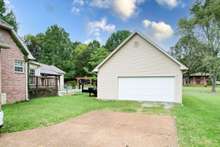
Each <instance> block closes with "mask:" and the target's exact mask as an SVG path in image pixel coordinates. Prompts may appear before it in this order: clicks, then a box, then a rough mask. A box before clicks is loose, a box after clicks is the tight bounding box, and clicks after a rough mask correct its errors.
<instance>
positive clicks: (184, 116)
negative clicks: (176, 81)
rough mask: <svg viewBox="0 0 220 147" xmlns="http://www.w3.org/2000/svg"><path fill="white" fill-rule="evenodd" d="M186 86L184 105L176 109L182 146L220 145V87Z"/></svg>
mask: <svg viewBox="0 0 220 147" xmlns="http://www.w3.org/2000/svg"><path fill="white" fill-rule="evenodd" d="M217 91H218V92H217V93H216V94H213V93H210V88H204V87H186V88H184V91H183V106H178V107H176V108H175V109H174V111H173V112H174V113H173V114H174V115H175V116H176V121H177V129H178V134H179V143H180V144H181V146H184V147H185V146H186V147H189V146H198V147H199V146H201V147H203V146H205V147H219V146H220V88H218V89H217Z"/></svg>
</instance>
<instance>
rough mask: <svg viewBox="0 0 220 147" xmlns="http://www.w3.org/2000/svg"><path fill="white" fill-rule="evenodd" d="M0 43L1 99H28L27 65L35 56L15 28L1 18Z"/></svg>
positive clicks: (4, 100)
mask: <svg viewBox="0 0 220 147" xmlns="http://www.w3.org/2000/svg"><path fill="white" fill-rule="evenodd" d="M0 44H1V47H0V65H1V70H0V71H1V72H0V79H1V80H0V101H1V102H2V103H6V101H7V103H13V102H17V101H22V100H27V99H28V87H27V81H28V72H27V65H28V62H29V60H33V59H34V57H33V56H32V55H31V53H30V52H29V50H28V49H27V47H26V46H25V45H24V43H23V42H22V40H21V39H20V38H19V37H18V35H17V34H16V32H15V31H14V30H13V28H12V27H11V26H10V25H8V24H7V23H5V22H4V21H2V20H1V19H0ZM3 48H6V49H3Z"/></svg>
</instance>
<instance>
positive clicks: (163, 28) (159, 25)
mask: <svg viewBox="0 0 220 147" xmlns="http://www.w3.org/2000/svg"><path fill="white" fill-rule="evenodd" d="M143 25H144V27H145V28H146V29H147V31H148V32H149V33H150V34H149V35H151V36H152V37H153V38H154V39H156V40H157V41H163V40H166V39H168V38H170V37H171V36H172V35H173V33H174V31H173V29H172V27H171V26H170V25H169V24H166V23H165V22H163V21H160V22H155V21H150V20H148V19H145V20H143Z"/></svg>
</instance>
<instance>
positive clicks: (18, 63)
mask: <svg viewBox="0 0 220 147" xmlns="http://www.w3.org/2000/svg"><path fill="white" fill-rule="evenodd" d="M15 72H18V73H23V72H24V61H22V60H15Z"/></svg>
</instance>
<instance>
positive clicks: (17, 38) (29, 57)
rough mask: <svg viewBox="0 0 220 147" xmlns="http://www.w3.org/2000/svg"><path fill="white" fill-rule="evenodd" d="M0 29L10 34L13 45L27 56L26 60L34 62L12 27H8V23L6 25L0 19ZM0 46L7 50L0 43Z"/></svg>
mask: <svg viewBox="0 0 220 147" xmlns="http://www.w3.org/2000/svg"><path fill="white" fill-rule="evenodd" d="M0 28H2V29H4V30H7V31H9V32H10V34H11V35H12V38H13V40H14V41H15V43H16V44H17V45H18V47H19V48H20V49H21V51H22V53H23V54H24V55H25V56H27V58H28V59H30V60H34V59H35V58H34V57H33V56H32V54H31V52H30V51H29V50H28V48H27V46H26V45H25V44H24V42H23V41H22V40H21V38H20V37H19V36H18V35H17V33H16V32H15V30H14V28H13V27H12V26H10V25H9V24H8V23H6V22H5V21H4V20H2V19H0ZM0 46H2V47H4V46H5V47H7V48H9V46H8V45H5V44H3V43H2V45H1V44H0Z"/></svg>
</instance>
